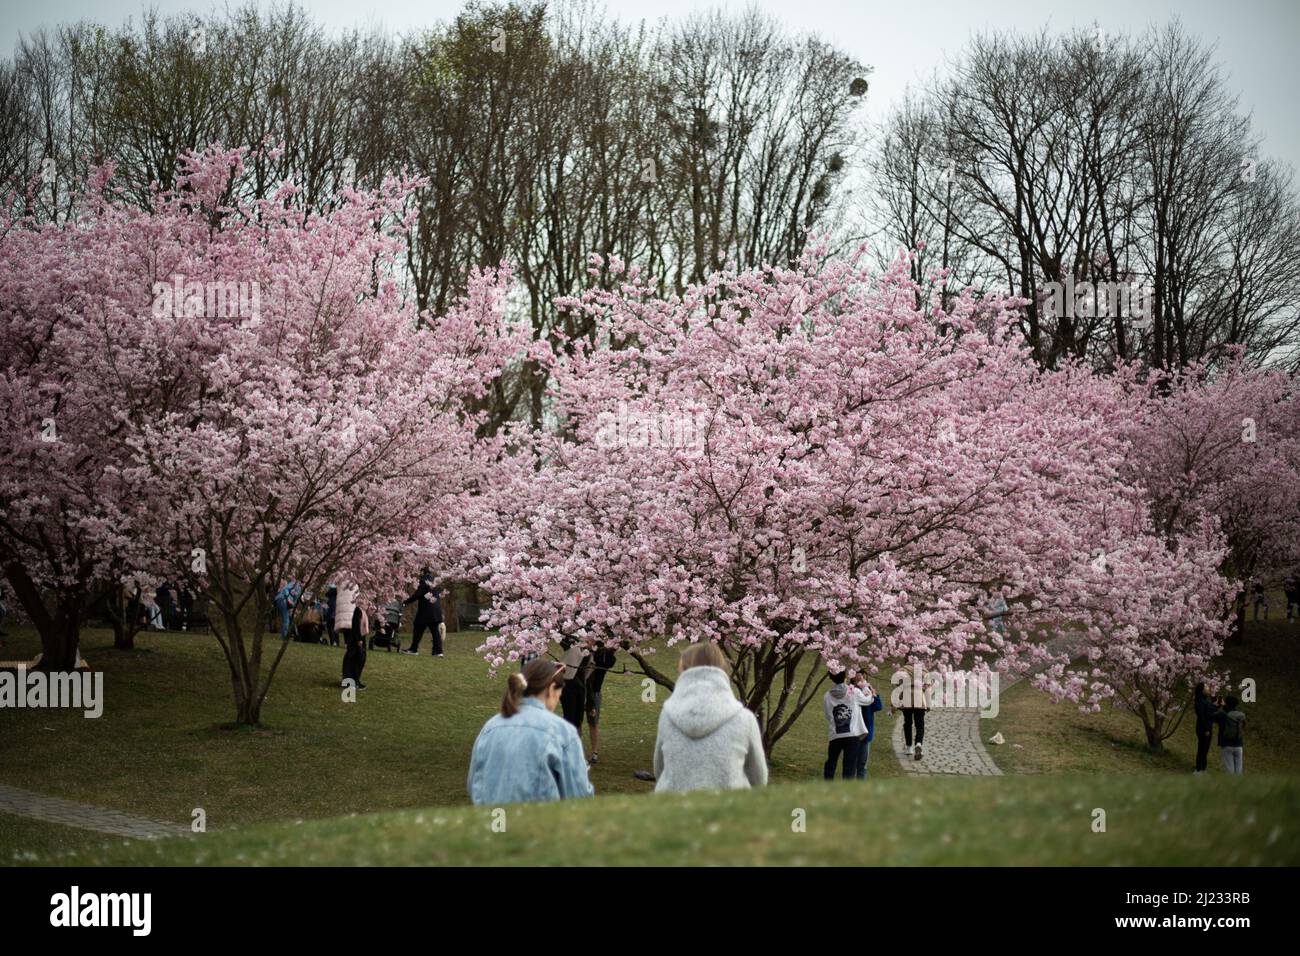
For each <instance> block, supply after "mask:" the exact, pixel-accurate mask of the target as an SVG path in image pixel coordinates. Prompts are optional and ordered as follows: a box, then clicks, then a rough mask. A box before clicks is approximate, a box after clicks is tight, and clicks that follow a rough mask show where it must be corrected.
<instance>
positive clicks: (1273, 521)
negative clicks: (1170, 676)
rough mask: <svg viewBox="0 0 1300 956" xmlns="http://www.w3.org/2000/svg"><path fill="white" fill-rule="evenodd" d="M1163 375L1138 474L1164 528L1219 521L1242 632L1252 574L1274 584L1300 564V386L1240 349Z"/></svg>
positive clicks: (1146, 417) (1153, 396) (1145, 419)
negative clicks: (1213, 363)
mask: <svg viewBox="0 0 1300 956" xmlns="http://www.w3.org/2000/svg"><path fill="white" fill-rule="evenodd" d="M1161 384H1162V386H1163V387H1161V388H1158V389H1153V390H1152V391H1151V393H1150V397H1149V398H1148V399H1147V400H1146V401H1145V402H1144V403H1143V405H1142V407H1141V412H1140V414H1138V415H1136V416H1135V418H1134V428H1133V443H1134V454H1133V459H1132V460H1133V464H1134V468H1135V470H1136V472H1137V480H1139V481H1141V482H1142V483H1143V484H1144V485H1145V486H1146V487H1147V488H1148V490H1149V494H1150V497H1151V502H1152V509H1153V514H1154V516H1155V520H1156V522H1157V526H1158V528H1159V530H1160V531H1161V532H1162V533H1164V534H1165V535H1168V536H1170V537H1172V536H1174V535H1176V534H1178V533H1180V532H1184V531H1188V530H1189V529H1194V528H1195V527H1196V526H1197V525H1198V524H1199V523H1200V522H1201V521H1203V520H1204V519H1206V518H1212V519H1214V521H1215V522H1216V523H1217V526H1218V528H1219V529H1220V531H1221V532H1222V534H1223V535H1224V538H1225V540H1226V544H1227V551H1226V552H1225V554H1224V556H1223V564H1222V567H1221V570H1222V572H1223V573H1224V574H1225V575H1226V576H1227V577H1229V578H1230V579H1232V580H1233V581H1235V582H1236V585H1237V591H1236V601H1235V618H1236V623H1235V626H1234V628H1233V633H1234V634H1235V635H1236V636H1238V637H1239V636H1240V635H1241V633H1242V625H1244V623H1245V615H1246V602H1245V595H1246V587H1247V585H1248V583H1249V582H1250V580H1251V579H1252V578H1253V577H1255V576H1259V577H1260V578H1261V579H1262V580H1263V581H1264V582H1265V583H1266V584H1276V583H1278V581H1280V579H1282V578H1283V577H1285V576H1286V574H1287V573H1288V572H1292V573H1294V572H1295V571H1296V570H1297V569H1300V490H1298V489H1300V388H1297V383H1296V380H1295V378H1294V376H1291V375H1288V374H1286V373H1283V372H1279V371H1274V370H1269V369H1259V368H1253V367H1251V366H1249V365H1247V364H1246V363H1244V362H1243V361H1241V360H1240V358H1239V357H1238V358H1237V359H1234V360H1233V361H1231V362H1229V363H1228V364H1227V365H1225V366H1223V367H1221V368H1207V367H1201V366H1198V367H1194V368H1191V369H1189V370H1188V371H1187V372H1185V373H1183V374H1181V375H1178V376H1175V377H1172V378H1170V379H1168V380H1165V381H1164V382H1163V383H1161Z"/></svg>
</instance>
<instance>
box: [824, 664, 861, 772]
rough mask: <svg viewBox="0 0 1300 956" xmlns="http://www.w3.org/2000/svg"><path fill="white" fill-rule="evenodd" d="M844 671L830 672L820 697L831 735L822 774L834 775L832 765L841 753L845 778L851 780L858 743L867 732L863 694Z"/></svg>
mask: <svg viewBox="0 0 1300 956" xmlns="http://www.w3.org/2000/svg"><path fill="white" fill-rule="evenodd" d="M847 676H848V675H847V674H846V673H845V672H844V671H837V672H835V673H833V674H831V689H830V690H828V691H827V692H826V693H825V695H824V696H823V697H822V707H823V708H824V709H825V711H826V731H827V733H828V734H829V735H830V736H829V741H828V743H827V745H826V763H825V764H823V765H822V777H823V778H824V779H826V780H834V779H835V765H836V764H837V763H838V762H839V761H840V758H841V757H843V761H844V779H845V780H852V779H853V778H854V777H856V776H857V773H858V746H859V743H860V742H861V740H862V738H863V737H864V736H866V733H867V725H866V722H865V721H863V719H862V711H861V707H862V706H863V704H864V703H865V702H866V697H865V696H863V694H862V693H861V692H860V691H859V690H858V689H857V688H856V687H854V686H853V685H852V684H848V683H845V680H844V679H845V678H846V677H847Z"/></svg>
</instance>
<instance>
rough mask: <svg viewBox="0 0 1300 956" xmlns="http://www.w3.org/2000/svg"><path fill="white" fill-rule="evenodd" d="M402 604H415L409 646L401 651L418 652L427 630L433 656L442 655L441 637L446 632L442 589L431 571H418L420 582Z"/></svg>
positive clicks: (406, 652) (426, 569)
mask: <svg viewBox="0 0 1300 956" xmlns="http://www.w3.org/2000/svg"><path fill="white" fill-rule="evenodd" d="M402 603H403V604H414V605H415V623H414V624H412V625H411V629H412V635H411V646H410V647H408V648H407V649H406V650H405V651H404V652H403V653H405V654H418V653H420V639H421V638H422V637H424V632H425V630H426V629H427V630H428V631H429V643H430V644H432V645H433V647H432V653H433V656H434V657H442V639H443V636H444V635H445V634H446V633H447V631H446V625H445V624H444V623H443V621H442V591H441V589H440V588H439V587H438V585H437V583H436V581H435V580H434V577H433V572H432V571H430V570H429V569H428V568H425V569H424V570H422V571H421V572H420V584H419V586H418V587H417V588H416V589H415V593H414V594H412V595H411V596H410V597H408V598H407V599H406V600H405V601H403V602H402Z"/></svg>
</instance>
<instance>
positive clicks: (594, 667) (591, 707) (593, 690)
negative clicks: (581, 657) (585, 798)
mask: <svg viewBox="0 0 1300 956" xmlns="http://www.w3.org/2000/svg"><path fill="white" fill-rule="evenodd" d="M613 666H614V649H613V648H610V647H599V648H597V649H596V651H595V653H594V654H592V655H591V676H590V677H588V678H587V729H588V730H589V731H591V757H590V758H588V759H589V762H590V763H598V762H599V761H600V753H599V750H600V703H601V693H600V692H601V689H602V688H603V687H604V686H605V675H606V674H608V673H609V671H610V669H611V668H612V667H613Z"/></svg>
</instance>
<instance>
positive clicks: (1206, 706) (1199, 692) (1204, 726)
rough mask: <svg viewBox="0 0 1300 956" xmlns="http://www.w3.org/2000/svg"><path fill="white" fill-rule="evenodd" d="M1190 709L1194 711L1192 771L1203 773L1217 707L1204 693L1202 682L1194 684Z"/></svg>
mask: <svg viewBox="0 0 1300 956" xmlns="http://www.w3.org/2000/svg"><path fill="white" fill-rule="evenodd" d="M1192 709H1193V710H1194V711H1196V769H1195V770H1194V771H1192V772H1193V773H1205V767H1206V765H1207V764H1208V763H1209V757H1210V742H1211V739H1212V738H1213V737H1214V715H1215V713H1216V712H1217V711H1218V709H1219V708H1218V707H1217V706H1216V705H1215V703H1214V699H1213V698H1212V697H1210V695H1209V694H1208V693H1206V691H1205V684H1204V682H1202V683H1200V684H1197V685H1196V693H1195V695H1194V696H1193V697H1192Z"/></svg>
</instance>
